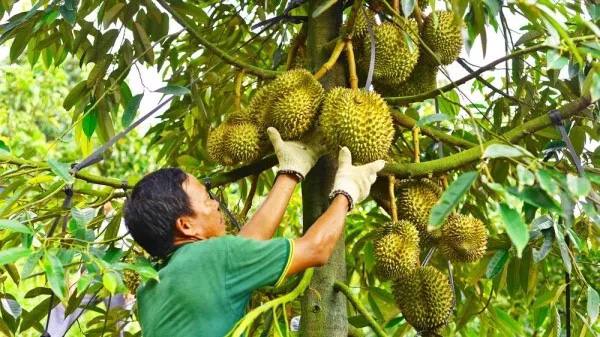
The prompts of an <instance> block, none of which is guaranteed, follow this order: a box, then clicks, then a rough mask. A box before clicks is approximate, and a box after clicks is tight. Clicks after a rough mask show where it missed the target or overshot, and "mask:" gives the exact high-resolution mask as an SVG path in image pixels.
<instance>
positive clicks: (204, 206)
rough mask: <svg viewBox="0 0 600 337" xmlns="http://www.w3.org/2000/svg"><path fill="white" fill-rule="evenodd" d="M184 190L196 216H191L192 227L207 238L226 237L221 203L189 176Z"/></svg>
mask: <svg viewBox="0 0 600 337" xmlns="http://www.w3.org/2000/svg"><path fill="white" fill-rule="evenodd" d="M183 190H184V191H185V193H186V194H187V195H188V198H189V200H190V207H191V209H192V210H193V211H194V215H192V216H189V222H190V225H192V226H193V227H195V228H197V229H198V231H199V232H201V233H204V234H205V235H206V237H207V238H210V237H214V236H221V235H225V221H224V220H223V216H222V215H221V212H220V211H219V202H218V201H216V200H213V199H211V198H210V197H209V196H208V192H207V191H206V187H205V186H204V185H203V184H201V183H200V182H199V181H198V179H196V178H195V177H194V176H192V175H189V174H188V178H187V179H186V180H185V181H184V182H183Z"/></svg>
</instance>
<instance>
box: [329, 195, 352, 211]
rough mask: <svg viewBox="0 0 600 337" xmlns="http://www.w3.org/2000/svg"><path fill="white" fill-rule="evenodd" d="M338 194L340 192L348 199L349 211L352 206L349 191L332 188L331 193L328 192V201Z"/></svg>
mask: <svg viewBox="0 0 600 337" xmlns="http://www.w3.org/2000/svg"><path fill="white" fill-rule="evenodd" d="M338 194H341V195H343V196H345V197H346V199H348V212H350V211H351V210H352V209H353V208H354V200H353V199H352V196H351V195H350V193H348V192H346V191H344V190H333V191H331V193H329V201H330V202H331V201H332V200H333V198H335V197H336V196H337V195H338Z"/></svg>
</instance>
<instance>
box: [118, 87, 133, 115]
mask: <svg viewBox="0 0 600 337" xmlns="http://www.w3.org/2000/svg"><path fill="white" fill-rule="evenodd" d="M119 92H120V93H121V104H122V105H123V108H126V107H127V104H129V100H131V98H132V97H133V94H132V93H131V89H130V88H129V85H127V82H125V81H122V82H121V84H119Z"/></svg>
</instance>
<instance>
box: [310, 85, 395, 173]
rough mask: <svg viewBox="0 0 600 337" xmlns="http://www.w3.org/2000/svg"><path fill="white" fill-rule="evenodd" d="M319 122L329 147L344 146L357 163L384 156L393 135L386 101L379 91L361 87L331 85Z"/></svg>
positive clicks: (335, 148)
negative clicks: (332, 86)
mask: <svg viewBox="0 0 600 337" xmlns="http://www.w3.org/2000/svg"><path fill="white" fill-rule="evenodd" d="M319 125H320V128H321V131H322V134H323V136H324V138H325V140H326V142H327V143H328V145H329V146H330V148H331V149H332V150H334V151H337V149H338V148H339V147H340V146H347V147H348V149H349V150H350V152H351V153H352V159H353V160H354V161H355V162H357V163H368V162H371V161H374V160H377V159H382V158H385V157H386V156H387V153H388V151H389V149H390V146H391V145H392V140H393V137H394V127H393V125H392V117H391V114H390V110H389V108H388V106H387V104H386V103H385V101H384V100H383V99H382V98H381V96H379V94H377V93H375V92H369V91H366V90H362V89H361V90H359V89H348V88H333V89H331V90H330V91H329V92H328V93H327V95H326V96H325V99H324V100H323V107H322V112H321V116H320V118H319Z"/></svg>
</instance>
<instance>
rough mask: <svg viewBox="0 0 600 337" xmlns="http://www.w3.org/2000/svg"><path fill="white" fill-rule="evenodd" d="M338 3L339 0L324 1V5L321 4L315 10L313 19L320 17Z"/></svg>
mask: <svg viewBox="0 0 600 337" xmlns="http://www.w3.org/2000/svg"><path fill="white" fill-rule="evenodd" d="M336 3H337V0H327V1H324V2H323V3H321V4H320V5H319V7H317V8H315V10H314V11H313V13H312V17H313V18H316V17H318V16H319V15H321V14H323V12H325V11H326V10H328V9H329V8H330V7H331V6H333V5H335V4H336Z"/></svg>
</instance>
